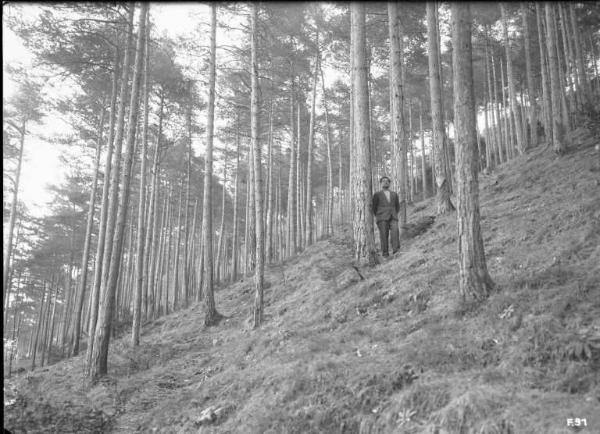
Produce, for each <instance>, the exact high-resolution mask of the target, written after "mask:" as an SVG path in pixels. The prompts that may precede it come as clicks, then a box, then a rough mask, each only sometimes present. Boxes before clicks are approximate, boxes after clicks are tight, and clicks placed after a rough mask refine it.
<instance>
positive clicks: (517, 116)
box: [500, 2, 527, 154]
mask: <svg viewBox="0 0 600 434" xmlns="http://www.w3.org/2000/svg"><path fill="white" fill-rule="evenodd" d="M500 11H501V13H502V32H503V35H504V49H505V53H506V75H507V77H506V78H507V81H508V95H509V98H510V107H511V111H512V117H513V122H514V125H515V133H516V136H517V151H518V153H519V154H523V152H525V150H526V149H527V144H526V142H525V140H524V139H523V127H522V125H521V111H520V110H519V109H518V107H517V93H516V91H515V83H514V75H513V68H512V57H511V47H510V40H509V39H508V25H507V19H506V7H505V6H504V3H502V2H500Z"/></svg>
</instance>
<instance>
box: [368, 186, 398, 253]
mask: <svg viewBox="0 0 600 434" xmlns="http://www.w3.org/2000/svg"><path fill="white" fill-rule="evenodd" d="M379 183H380V184H381V190H380V191H378V192H377V193H375V194H374V195H373V202H372V207H373V208H372V209H373V214H374V215H375V220H376V222H377V228H378V229H379V239H380V241H381V254H382V255H383V257H384V258H387V257H389V252H388V236H389V235H390V234H391V236H392V251H393V253H396V252H397V251H398V250H399V249H400V233H399V231H398V212H399V211H400V200H399V199H398V194H396V193H395V192H393V191H390V183H391V181H390V178H388V177H387V176H382V177H381V179H380V180H379Z"/></svg>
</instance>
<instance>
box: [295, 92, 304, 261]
mask: <svg viewBox="0 0 600 434" xmlns="http://www.w3.org/2000/svg"><path fill="white" fill-rule="evenodd" d="M296 114H297V117H298V119H297V122H296V124H297V125H296V127H297V133H298V137H297V138H296V146H297V149H296V247H297V248H298V250H300V251H302V250H303V249H304V201H303V200H302V199H303V196H304V195H303V193H304V188H303V186H302V178H303V177H302V174H303V173H304V171H303V169H304V167H303V165H302V157H303V152H302V137H301V131H302V128H301V122H300V101H299V100H297V101H296Z"/></svg>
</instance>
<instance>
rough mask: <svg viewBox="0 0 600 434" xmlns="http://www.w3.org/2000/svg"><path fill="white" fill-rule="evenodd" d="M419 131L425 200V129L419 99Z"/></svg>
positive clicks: (424, 197) (425, 195)
mask: <svg viewBox="0 0 600 434" xmlns="http://www.w3.org/2000/svg"><path fill="white" fill-rule="evenodd" d="M419 131H420V133H421V186H422V188H423V200H425V199H426V198H427V171H426V160H425V131H423V102H422V101H421V100H419ZM432 170H433V168H432Z"/></svg>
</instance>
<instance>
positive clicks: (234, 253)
mask: <svg viewBox="0 0 600 434" xmlns="http://www.w3.org/2000/svg"><path fill="white" fill-rule="evenodd" d="M235 149H236V151H235V192H234V194H233V241H232V248H231V282H235V280H236V279H237V275H238V259H239V255H238V244H239V240H238V237H239V229H238V208H239V204H238V203H239V189H240V181H239V178H240V117H239V113H238V114H237V115H236V122H235Z"/></svg>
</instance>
